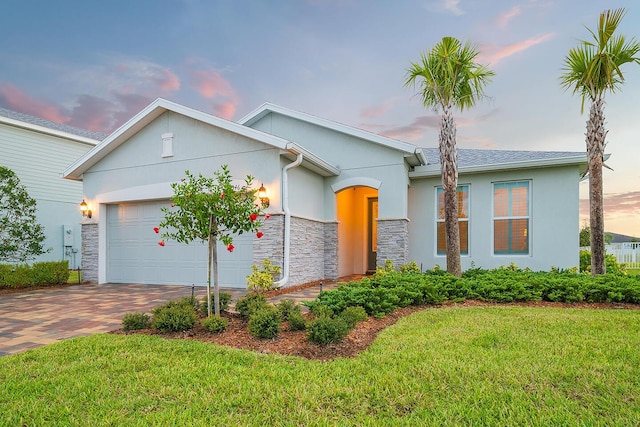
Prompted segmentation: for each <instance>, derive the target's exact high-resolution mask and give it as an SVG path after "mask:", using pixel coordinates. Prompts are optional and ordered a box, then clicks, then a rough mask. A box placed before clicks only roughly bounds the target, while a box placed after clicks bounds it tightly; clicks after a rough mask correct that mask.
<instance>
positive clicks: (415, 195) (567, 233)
mask: <svg viewBox="0 0 640 427" xmlns="http://www.w3.org/2000/svg"><path fill="white" fill-rule="evenodd" d="M520 180H529V181H530V182H531V187H530V225H529V227H530V229H529V235H530V236H529V237H530V240H529V253H528V254H526V255H494V253H493V202H492V199H493V183H495V182H507V181H520ZM578 181H579V169H578V167H577V166H565V167H556V168H541V169H525V170H519V171H517V170H514V171H508V172H494V173H491V174H474V175H461V176H460V177H459V180H458V183H459V184H460V185H462V184H467V185H469V199H470V200H469V212H470V215H469V236H470V237H469V254H468V255H463V256H462V257H461V262H462V267H463V269H468V268H470V267H471V266H472V263H473V264H474V265H475V266H476V267H482V268H497V267H499V266H503V265H509V264H510V263H512V262H513V263H516V264H517V265H518V266H520V267H522V268H524V267H529V268H531V269H534V270H549V269H550V268H551V267H552V266H556V267H561V268H569V267H574V266H577V265H578V230H579V223H578V218H579V216H578V210H579V194H578ZM438 186H440V179H439V177H438V178H424V179H414V180H413V181H412V183H411V188H410V190H409V217H410V219H411V221H410V223H409V236H410V237H409V259H410V260H414V261H416V262H418V264H422V265H423V266H424V268H432V267H433V266H434V265H436V264H437V265H440V266H441V267H443V268H444V267H445V265H446V260H445V256H444V255H437V254H436V234H435V232H436V196H435V191H436V188H437V187H438Z"/></svg>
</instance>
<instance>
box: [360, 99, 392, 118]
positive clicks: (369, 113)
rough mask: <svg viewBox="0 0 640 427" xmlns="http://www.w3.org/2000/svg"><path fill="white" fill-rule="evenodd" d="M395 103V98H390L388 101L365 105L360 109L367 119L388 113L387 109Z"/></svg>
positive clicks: (362, 115)
mask: <svg viewBox="0 0 640 427" xmlns="http://www.w3.org/2000/svg"><path fill="white" fill-rule="evenodd" d="M394 103H395V100H393V99H388V100H386V101H383V102H382V103H381V104H378V105H372V106H369V107H365V108H363V109H362V110H361V111H360V116H361V117H363V118H365V119H375V118H378V117H380V116H382V115H384V114H386V113H387V111H389V110H390V109H391V108H393V105H394Z"/></svg>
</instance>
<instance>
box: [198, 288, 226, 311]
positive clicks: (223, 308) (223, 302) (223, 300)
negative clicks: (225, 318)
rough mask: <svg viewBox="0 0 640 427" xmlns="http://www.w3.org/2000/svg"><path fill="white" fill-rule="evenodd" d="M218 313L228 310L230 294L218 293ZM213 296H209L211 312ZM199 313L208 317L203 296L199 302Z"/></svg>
mask: <svg viewBox="0 0 640 427" xmlns="http://www.w3.org/2000/svg"><path fill="white" fill-rule="evenodd" d="M219 296H220V311H227V310H229V303H230V302H231V298H232V295H231V293H230V292H220V294H219ZM214 307H215V306H214V295H213V293H212V294H211V312H213V311H214ZM200 313H201V314H202V315H203V316H208V315H209V307H208V306H207V297H206V296H205V297H204V298H203V299H202V301H200Z"/></svg>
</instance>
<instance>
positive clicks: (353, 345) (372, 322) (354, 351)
mask: <svg viewBox="0 0 640 427" xmlns="http://www.w3.org/2000/svg"><path fill="white" fill-rule="evenodd" d="M496 305H501V306H505V305H507V306H524V307H540V308H544V307H555V308H582V309H603V308H604V309H633V310H638V309H640V305H636V304H607V303H574V304H566V303H557V302H546V301H532V302H526V303H508V304H495V303H486V302H482V301H464V302H461V303H454V302H447V303H445V304H443V305H441V306H433V305H422V306H409V307H405V308H400V309H397V310H395V311H394V312H392V313H390V314H388V315H387V316H385V317H383V318H381V319H377V318H374V317H369V319H368V320H366V321H364V322H360V323H358V324H357V325H356V327H355V328H354V329H353V330H352V331H351V332H350V333H349V335H347V337H346V338H345V339H344V341H343V342H341V343H339V344H329V345H320V344H314V343H312V342H310V341H309V340H308V339H307V333H306V332H305V331H288V330H287V325H286V323H283V324H282V331H281V332H280V334H279V335H278V336H277V337H276V338H274V339H259V338H255V337H253V336H252V335H251V334H249V331H248V326H247V321H246V320H245V319H243V318H242V317H241V316H240V315H239V314H237V313H222V316H223V317H225V318H226V319H228V320H229V326H228V327H227V329H226V330H225V331H224V332H222V333H220V334H211V333H209V332H207V331H206V330H205V329H204V328H203V327H202V326H201V325H200V324H199V323H197V324H196V326H195V327H194V328H193V329H192V330H189V331H185V332H174V333H165V332H159V331H154V330H151V329H143V330H139V331H131V332H125V331H123V330H121V329H120V330H117V331H113V332H112V333H113V334H119V335H126V334H148V335H158V336H162V337H165V338H168V339H188V340H198V341H202V342H209V343H216V344H220V345H225V346H229V347H235V348H239V349H245V350H252V351H256V352H260V353H267V354H268V353H277V354H284V355H290V356H299V357H304V358H306V359H312V360H320V361H329V360H332V359H335V358H338V357H344V358H349V357H355V356H357V355H358V354H360V352H362V351H364V350H366V349H367V348H368V347H369V345H370V344H371V343H372V342H373V341H374V340H375V338H376V337H377V335H378V333H379V332H380V331H382V330H383V329H385V328H387V327H388V326H391V325H393V324H394V323H396V322H397V321H398V320H399V319H401V318H402V317H404V316H408V315H409V314H412V313H415V312H417V311H420V310H425V309H429V308H436V307H451V306H453V307H479V306H496Z"/></svg>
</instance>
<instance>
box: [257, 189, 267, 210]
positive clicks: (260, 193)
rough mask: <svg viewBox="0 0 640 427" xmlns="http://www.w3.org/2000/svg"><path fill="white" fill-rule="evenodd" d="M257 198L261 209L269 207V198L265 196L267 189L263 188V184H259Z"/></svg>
mask: <svg viewBox="0 0 640 427" xmlns="http://www.w3.org/2000/svg"><path fill="white" fill-rule="evenodd" d="M258 198H260V202H261V203H262V207H263V208H268V207H269V197H268V196H267V189H266V188H264V184H261V185H260V188H259V189H258Z"/></svg>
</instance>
